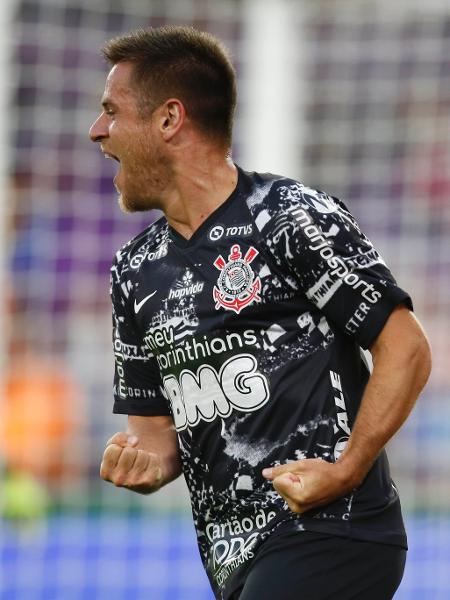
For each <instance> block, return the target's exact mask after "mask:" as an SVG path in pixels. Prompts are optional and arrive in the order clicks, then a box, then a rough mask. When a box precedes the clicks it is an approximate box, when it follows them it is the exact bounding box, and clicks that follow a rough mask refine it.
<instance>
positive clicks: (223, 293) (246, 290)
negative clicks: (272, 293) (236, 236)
mask: <svg viewBox="0 0 450 600" xmlns="http://www.w3.org/2000/svg"><path fill="white" fill-rule="evenodd" d="M257 254H258V250H256V248H253V246H251V247H250V248H249V249H248V250H247V252H246V254H245V256H244V258H242V253H241V248H240V246H239V244H234V245H233V246H232V247H231V251H230V254H229V256H228V262H225V259H224V258H223V257H222V256H218V257H217V258H216V260H215V261H214V266H215V267H216V268H217V269H219V271H220V275H219V279H218V280H217V286H214V290H213V297H214V300H215V301H216V306H215V307H216V309H219V308H220V307H221V306H222V307H223V308H226V309H227V310H234V312H235V313H238V314H239V313H240V312H241V310H242V309H243V308H244V307H245V306H247V305H248V304H251V303H252V302H255V301H256V302H258V301H259V300H260V297H259V296H258V292H259V291H260V290H261V280H260V278H259V277H256V278H255V274H254V273H253V271H252V268H251V266H250V263H251V262H252V260H253V259H254V258H255V256H257Z"/></svg>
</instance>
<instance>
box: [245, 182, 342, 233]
mask: <svg viewBox="0 0 450 600" xmlns="http://www.w3.org/2000/svg"><path fill="white" fill-rule="evenodd" d="M246 175H247V176H248V177H249V178H250V180H251V181H252V186H251V191H250V193H249V194H248V196H247V205H248V207H249V209H250V211H251V213H252V214H253V217H254V219H255V222H256V225H257V227H258V229H259V230H260V231H262V230H263V229H264V228H265V227H266V226H267V225H268V224H269V223H270V222H272V224H273V223H274V222H276V221H277V219H278V218H280V217H285V216H286V215H288V214H289V213H292V212H295V211H296V210H305V211H307V212H308V214H310V215H314V214H330V213H332V212H336V211H339V210H342V209H345V207H344V205H343V204H342V203H341V202H340V201H339V200H338V199H337V198H334V197H333V196H330V195H329V194H327V193H326V192H323V191H321V190H319V189H316V188H313V187H310V186H308V185H306V184H304V183H302V182H301V181H298V180H296V179H292V178H290V177H284V176H282V175H275V174H273V173H256V172H253V173H250V172H248V173H246Z"/></svg>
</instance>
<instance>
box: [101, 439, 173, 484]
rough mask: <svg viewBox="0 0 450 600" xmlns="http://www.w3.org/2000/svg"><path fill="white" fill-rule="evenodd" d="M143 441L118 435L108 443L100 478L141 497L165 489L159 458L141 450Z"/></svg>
mask: <svg viewBox="0 0 450 600" xmlns="http://www.w3.org/2000/svg"><path fill="white" fill-rule="evenodd" d="M138 443H139V440H138V438H137V437H136V436H130V435H128V434H127V433H123V432H120V433H116V434H115V435H113V436H112V438H111V439H109V440H108V442H107V443H106V450H105V452H104V454H103V460H102V464H101V466H100V477H101V478H102V479H104V480H105V481H110V482H111V483H114V485H116V486H117V487H125V488H128V489H131V490H133V491H134V492H138V493H140V494H150V493H151V492H155V491H156V490H158V489H159V488H160V487H161V485H162V467H161V460H160V458H159V456H158V455H157V454H155V453H153V452H147V451H146V450H142V449H140V448H137V445H138Z"/></svg>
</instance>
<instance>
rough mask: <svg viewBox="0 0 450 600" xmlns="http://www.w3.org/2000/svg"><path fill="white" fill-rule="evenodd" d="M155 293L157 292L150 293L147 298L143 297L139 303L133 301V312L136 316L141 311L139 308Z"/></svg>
mask: <svg viewBox="0 0 450 600" xmlns="http://www.w3.org/2000/svg"><path fill="white" fill-rule="evenodd" d="M157 291H158V290H155V291H154V292H152V293H151V294H149V295H148V296H145V298H144V299H143V300H141V301H140V302H139V303H138V302H136V299H135V300H134V312H135V313H136V314H138V312H139V311H140V310H141V308H142V307H143V306H144V304H145V303H146V302H147V300H149V299H150V298H151V297H152V296H154V295H155V294H156V292H157Z"/></svg>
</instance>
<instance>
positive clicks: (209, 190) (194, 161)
mask: <svg viewBox="0 0 450 600" xmlns="http://www.w3.org/2000/svg"><path fill="white" fill-rule="evenodd" d="M196 154H197V156H192V155H191V156H189V154H185V156H187V160H183V161H180V163H179V165H178V166H175V167H174V169H173V180H172V185H171V190H170V192H169V193H168V194H167V195H166V198H165V201H164V203H163V206H162V209H163V211H164V214H165V216H166V218H167V221H168V223H169V225H170V226H171V227H173V228H174V229H175V230H176V231H177V232H178V233H179V234H180V235H182V236H183V237H184V238H186V239H189V238H191V237H192V235H193V234H194V232H195V231H196V229H198V228H199V227H200V225H201V224H202V223H203V222H204V221H205V220H206V219H207V218H208V217H209V215H210V214H211V213H213V212H214V211H215V210H216V208H218V207H219V206H220V205H221V204H223V202H225V200H226V199H227V198H228V197H229V196H230V195H231V194H232V192H233V191H234V189H235V188H236V185H237V179H238V174H237V169H236V167H235V165H234V163H233V161H232V160H231V158H230V157H228V156H225V155H224V154H221V153H217V152H215V153H206V152H205V153H202V154H203V156H198V153H196Z"/></svg>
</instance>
